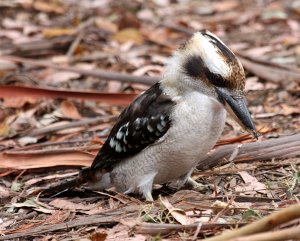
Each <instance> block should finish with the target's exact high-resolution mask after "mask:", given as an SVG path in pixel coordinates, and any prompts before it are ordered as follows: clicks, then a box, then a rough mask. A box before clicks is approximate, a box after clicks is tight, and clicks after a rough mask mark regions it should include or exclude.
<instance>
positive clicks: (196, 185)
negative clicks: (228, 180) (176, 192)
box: [187, 177, 213, 191]
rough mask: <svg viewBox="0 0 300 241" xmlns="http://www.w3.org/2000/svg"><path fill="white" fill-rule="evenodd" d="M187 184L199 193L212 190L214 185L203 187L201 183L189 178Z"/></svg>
mask: <svg viewBox="0 0 300 241" xmlns="http://www.w3.org/2000/svg"><path fill="white" fill-rule="evenodd" d="M187 183H188V184H189V185H191V186H192V187H193V189H195V190H197V191H207V190H208V189H212V188H213V185H211V184H208V185H203V184H201V183H198V182H196V181H195V180H194V179H193V178H191V177H189V178H188V179H187Z"/></svg>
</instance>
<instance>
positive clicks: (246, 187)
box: [235, 171, 266, 193]
mask: <svg viewBox="0 0 300 241" xmlns="http://www.w3.org/2000/svg"><path fill="white" fill-rule="evenodd" d="M238 174H239V175H240V176H241V178H242V179H243V181H244V182H245V183H244V184H240V185H239V186H237V187H236V188H235V189H236V191H237V192H246V193H253V191H255V192H260V193H266V185H265V184H264V183H261V182H259V181H258V180H257V178H256V177H254V176H251V175H250V174H249V173H248V172H246V171H240V172H238Z"/></svg>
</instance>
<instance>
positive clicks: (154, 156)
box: [73, 30, 259, 201]
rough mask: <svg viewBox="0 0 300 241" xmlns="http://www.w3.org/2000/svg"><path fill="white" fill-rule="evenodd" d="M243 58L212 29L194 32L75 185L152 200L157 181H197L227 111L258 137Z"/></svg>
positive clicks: (119, 121)
mask: <svg viewBox="0 0 300 241" xmlns="http://www.w3.org/2000/svg"><path fill="white" fill-rule="evenodd" d="M245 80H246V78H245V72H244V69H243V66H242V64H241V62H240V61H239V59H238V58H237V56H236V55H235V54H234V53H233V52H232V51H231V50H230V49H229V48H228V47H227V46H226V45H225V44H224V43H223V42H222V41H221V40H220V39H219V38H218V37H217V36H216V35H214V34H213V33H211V32H209V31H208V30H204V31H199V32H196V33H194V34H193V35H192V36H191V38H190V39H189V40H188V41H186V42H185V43H184V44H182V45H181V46H180V47H179V48H178V49H177V50H176V51H175V52H174V54H173V56H171V57H170V58H169V59H168V61H167V63H166V67H165V72H164V74H163V76H162V78H161V80H160V81H159V82H157V83H155V84H154V85H153V86H151V87H150V88H149V89H148V90H146V91H145V92H143V93H142V94H140V95H139V96H138V97H137V98H136V99H135V100H134V101H133V102H132V103H131V104H130V105H129V106H128V107H127V108H125V109H124V110H123V111H122V112H121V114H120V115H119V117H118V119H117V121H116V123H115V125H114V126H113V128H112V129H111V132H110V134H109V135H108V138H107V139H106V141H105V143H104V144H103V146H102V148H101V149H100V150H99V152H98V154H97V155H96V157H95V159H94V161H93V163H92V165H91V166H90V167H89V168H86V169H83V170H82V171H81V172H80V174H79V176H78V178H77V179H76V181H74V182H73V184H74V185H79V184H82V183H87V184H88V185H89V186H90V187H91V188H93V189H97V190H103V189H108V188H111V187H115V188H116V190H117V191H118V192H122V193H124V194H129V193H140V194H141V195H142V196H143V197H144V198H145V199H146V200H147V201H153V197H152V188H153V185H154V184H164V183H170V182H174V181H175V182H176V181H179V182H180V183H181V184H182V185H183V184H185V183H189V184H191V185H192V186H193V187H197V186H198V185H200V184H198V183H197V182H196V181H194V180H193V179H192V178H191V174H192V172H193V170H194V169H195V167H196V166H197V164H198V163H199V162H201V160H203V159H204V158H205V155H206V154H207V153H208V152H209V151H210V150H211V149H212V148H213V146H214V145H215V144H216V142H217V140H218V139H219V137H220V136H221V134H222V131H223V129H224V126H225V121H226V115H227V112H228V113H229V114H230V115H231V116H232V117H233V118H234V119H235V120H236V121H237V122H238V123H239V124H240V126H241V127H242V128H243V129H244V130H246V131H248V132H249V133H251V135H252V136H253V137H254V138H256V139H257V137H258V135H259V134H258V132H257V131H256V128H255V125H254V122H253V120H252V118H251V115H250V113H249V110H248V108H247V102H246V98H245V92H244V88H245Z"/></svg>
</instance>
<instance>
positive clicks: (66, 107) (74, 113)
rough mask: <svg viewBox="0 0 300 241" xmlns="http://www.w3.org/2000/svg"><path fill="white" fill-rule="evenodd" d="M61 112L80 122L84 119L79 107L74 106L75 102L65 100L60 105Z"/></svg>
mask: <svg viewBox="0 0 300 241" xmlns="http://www.w3.org/2000/svg"><path fill="white" fill-rule="evenodd" d="M60 111H61V113H62V114H63V115H64V116H65V117H68V118H71V119H74V120H79V119H81V118H82V116H81V115H80V114H79V112H78V110H77V107H76V106H75V105H74V103H73V102H71V101H68V100H64V101H63V102H62V103H61V104H60Z"/></svg>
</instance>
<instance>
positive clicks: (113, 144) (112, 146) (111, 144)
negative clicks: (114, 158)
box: [109, 138, 116, 148]
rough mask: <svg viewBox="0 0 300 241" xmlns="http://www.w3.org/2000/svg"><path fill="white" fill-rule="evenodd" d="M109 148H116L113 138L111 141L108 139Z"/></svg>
mask: <svg viewBox="0 0 300 241" xmlns="http://www.w3.org/2000/svg"><path fill="white" fill-rule="evenodd" d="M109 146H110V147H111V148H115V146H116V141H115V139H114V138H111V139H110V141H109Z"/></svg>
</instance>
